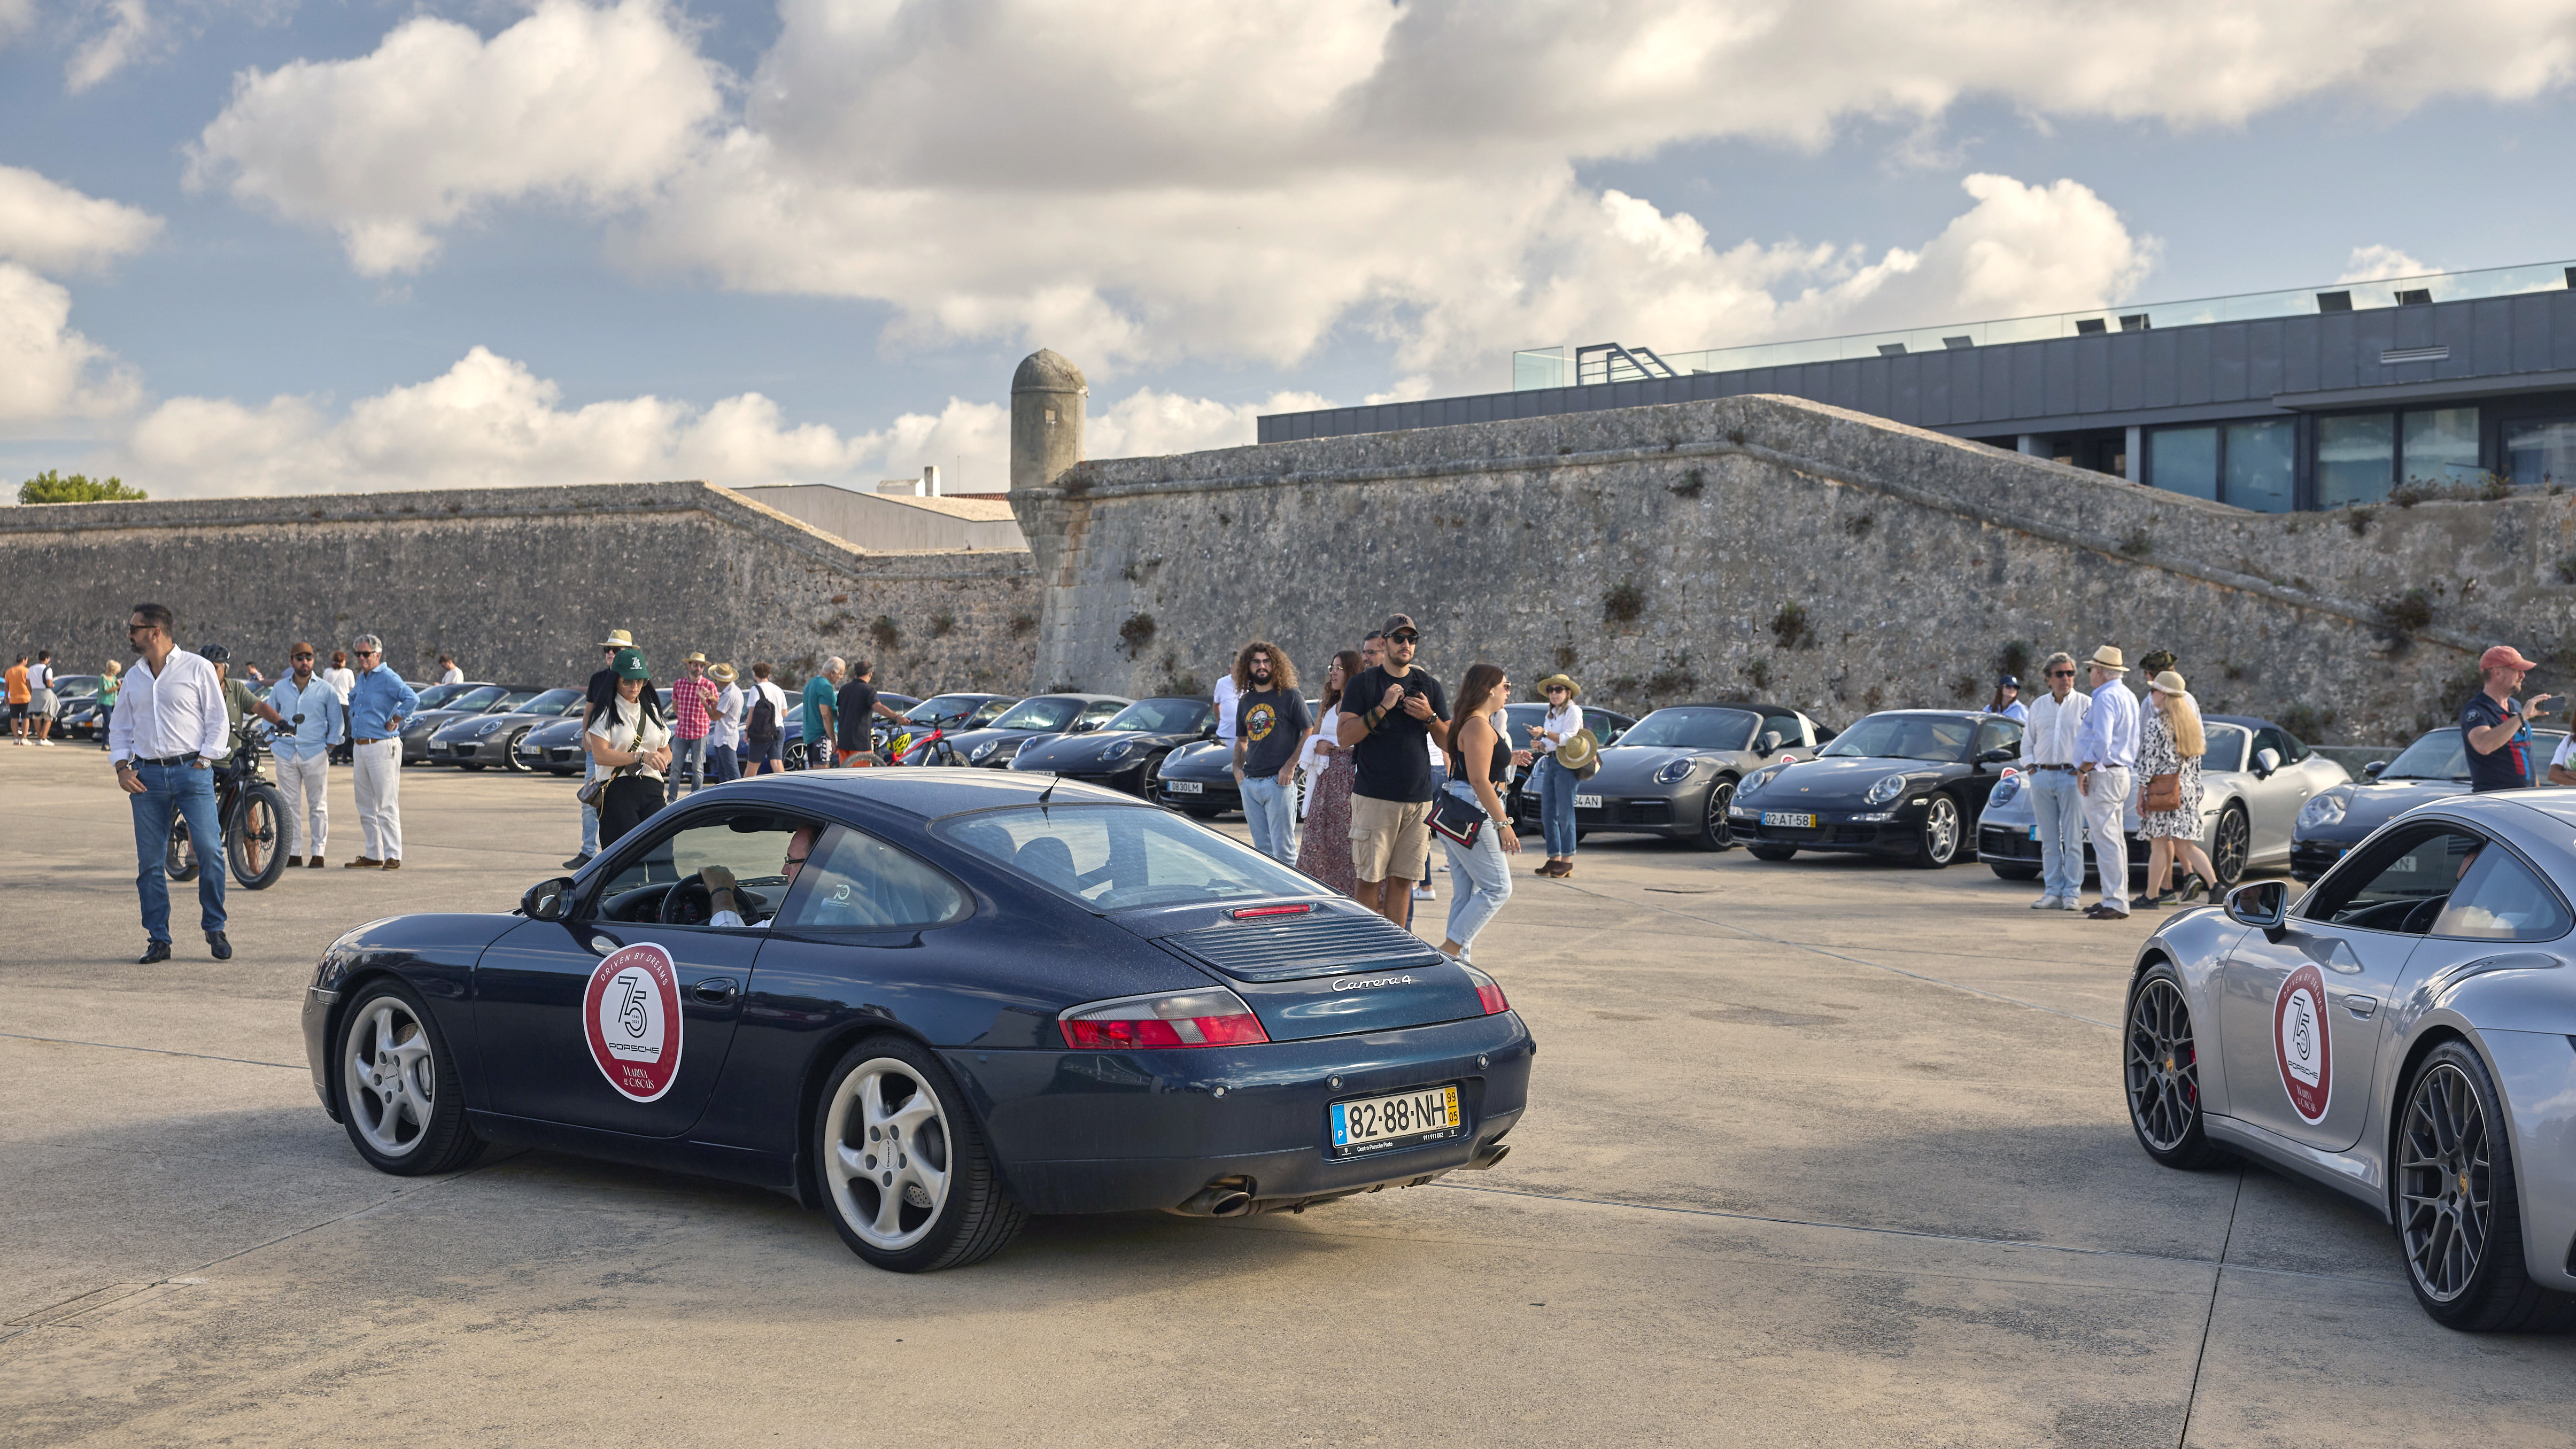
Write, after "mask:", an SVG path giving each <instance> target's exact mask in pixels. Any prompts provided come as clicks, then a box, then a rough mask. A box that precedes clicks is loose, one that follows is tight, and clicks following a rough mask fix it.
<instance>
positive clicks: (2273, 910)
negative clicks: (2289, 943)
mask: <svg viewBox="0 0 2576 1449" xmlns="http://www.w3.org/2000/svg"><path fill="white" fill-rule="evenodd" d="M2289 918H2290V888H2289V887H2288V886H2287V885H2284V884H2282V883H2281V882H2280V881H2276V880H2258V881H2256V882H2254V883H2253V884H2252V885H2241V886H2238V887H2237V888H2236V889H2234V890H2232V891H2229V892H2228V893H2227V919H2229V920H2231V921H2234V922H2235V923H2236V924H2238V925H2240V926H2252V927H2253V928H2254V929H2256V930H2258V931H2261V932H2263V933H2264V934H2265V935H2267V936H2269V935H2273V934H2274V933H2275V932H2278V931H2279V930H2280V929H2281V927H2282V924H2283V923H2284V922H2286V921H2287V920H2289Z"/></svg>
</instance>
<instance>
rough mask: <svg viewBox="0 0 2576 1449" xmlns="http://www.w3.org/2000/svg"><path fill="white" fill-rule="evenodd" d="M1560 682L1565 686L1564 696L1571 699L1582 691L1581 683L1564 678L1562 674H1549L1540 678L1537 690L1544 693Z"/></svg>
mask: <svg viewBox="0 0 2576 1449" xmlns="http://www.w3.org/2000/svg"><path fill="white" fill-rule="evenodd" d="M1560 684H1562V685H1564V686H1565V697H1566V698H1568V699H1572V698H1574V697H1575V696H1576V695H1578V694H1581V693H1582V692H1583V686H1582V685H1580V684H1577V683H1575V682H1574V681H1573V680H1571V679H1568V678H1566V677H1565V676H1564V675H1562V674H1551V675H1549V676H1548V677H1547V678H1545V679H1542V680H1540V681H1539V682H1538V692H1539V693H1541V694H1545V693H1547V692H1548V691H1549V690H1551V689H1554V688H1556V687H1557V686H1558V685H1560Z"/></svg>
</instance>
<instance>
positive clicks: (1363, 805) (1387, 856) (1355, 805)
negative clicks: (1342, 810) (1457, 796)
mask: <svg viewBox="0 0 2576 1449" xmlns="http://www.w3.org/2000/svg"><path fill="white" fill-rule="evenodd" d="M1430 864H1431V802H1430V801H1428V800H1379V799H1375V798H1372V797H1370V796H1367V795H1353V796H1352V797H1351V869H1352V870H1353V871H1355V872H1357V873H1358V875H1359V878H1360V879H1361V880H1364V881H1378V880H1389V879H1393V880H1420V879H1422V875H1423V872H1424V870H1425V869H1427V868H1428V867H1429V866H1430Z"/></svg>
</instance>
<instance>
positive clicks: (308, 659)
mask: <svg viewBox="0 0 2576 1449" xmlns="http://www.w3.org/2000/svg"><path fill="white" fill-rule="evenodd" d="M288 657H289V658H291V659H301V660H303V661H304V662H305V663H308V664H310V663H312V662H313V656H312V655H310V654H294V655H289V656H288Z"/></svg>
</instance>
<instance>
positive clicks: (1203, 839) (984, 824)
mask: <svg viewBox="0 0 2576 1449" xmlns="http://www.w3.org/2000/svg"><path fill="white" fill-rule="evenodd" d="M933 828H934V830H935V832H936V833H937V834H938V836H939V837H940V838H941V839H943V840H945V841H947V842H948V843H950V844H952V845H956V846H959V847H961V848H963V849H966V850H970V851H973V852H974V853H975V854H977V855H980V856H983V857H984V858H985V859H987V860H990V861H993V862H994V863H996V864H998V865H1001V866H1003V867H1005V868H1007V869H1009V870H1011V871H1014V872H1016V873H1018V874H1019V875H1022V876H1024V877H1026V878H1028V879H1030V880H1032V881H1035V882H1037V883H1038V884H1040V885H1043V886H1046V887H1047V888H1049V889H1051V890H1058V891H1062V892H1064V893H1065V894H1066V895H1069V896H1072V897H1074V898H1076V899H1077V900H1080V901H1082V902H1084V903H1085V904H1088V905H1091V906H1093V907H1096V908H1098V909H1100V910H1104V911H1117V910H1125V909H1128V908H1130V907H1135V906H1168V905H1182V904H1187V903H1188V902H1191V901H1224V900H1240V899H1243V898H1245V897H1250V896H1279V895H1313V894H1315V893H1316V892H1317V891H1319V890H1321V889H1322V887H1320V886H1318V885H1317V884H1316V883H1315V882H1314V881H1313V880H1312V879H1309V878H1308V877H1306V876H1302V875H1299V874H1298V873H1297V872H1295V871H1293V870H1290V869H1288V868H1287V867H1286V866H1284V865H1281V864H1279V863H1278V862H1277V861H1274V860H1272V859H1270V858H1269V857H1268V856H1265V855H1263V854H1261V853H1260V852H1259V851H1257V850H1254V849H1252V848H1251V847H1250V846H1247V845H1243V844H1241V843H1239V842H1237V841H1235V840H1234V839H1232V838H1231V837H1228V836H1224V835H1219V834H1218V833H1217V832H1215V831H1213V830H1210V829H1208V828H1207V827H1206V826H1203V825H1197V824H1193V823H1191V822H1190V821H1188V820H1185V819H1182V818H1181V817H1180V816H1177V815H1174V814H1172V813H1171V812H1170V811H1167V810H1161V809H1157V808H1155V807H1153V806H1149V805H1057V806H1039V805H1023V806H1013V807H1011V808H1008V809H1003V810H982V811H977V812H975V813H974V814H971V815H956V816H951V817H949V818H948V819H946V820H943V821H941V822H940V823H939V824H938V825H937V826H935V827H933Z"/></svg>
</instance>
